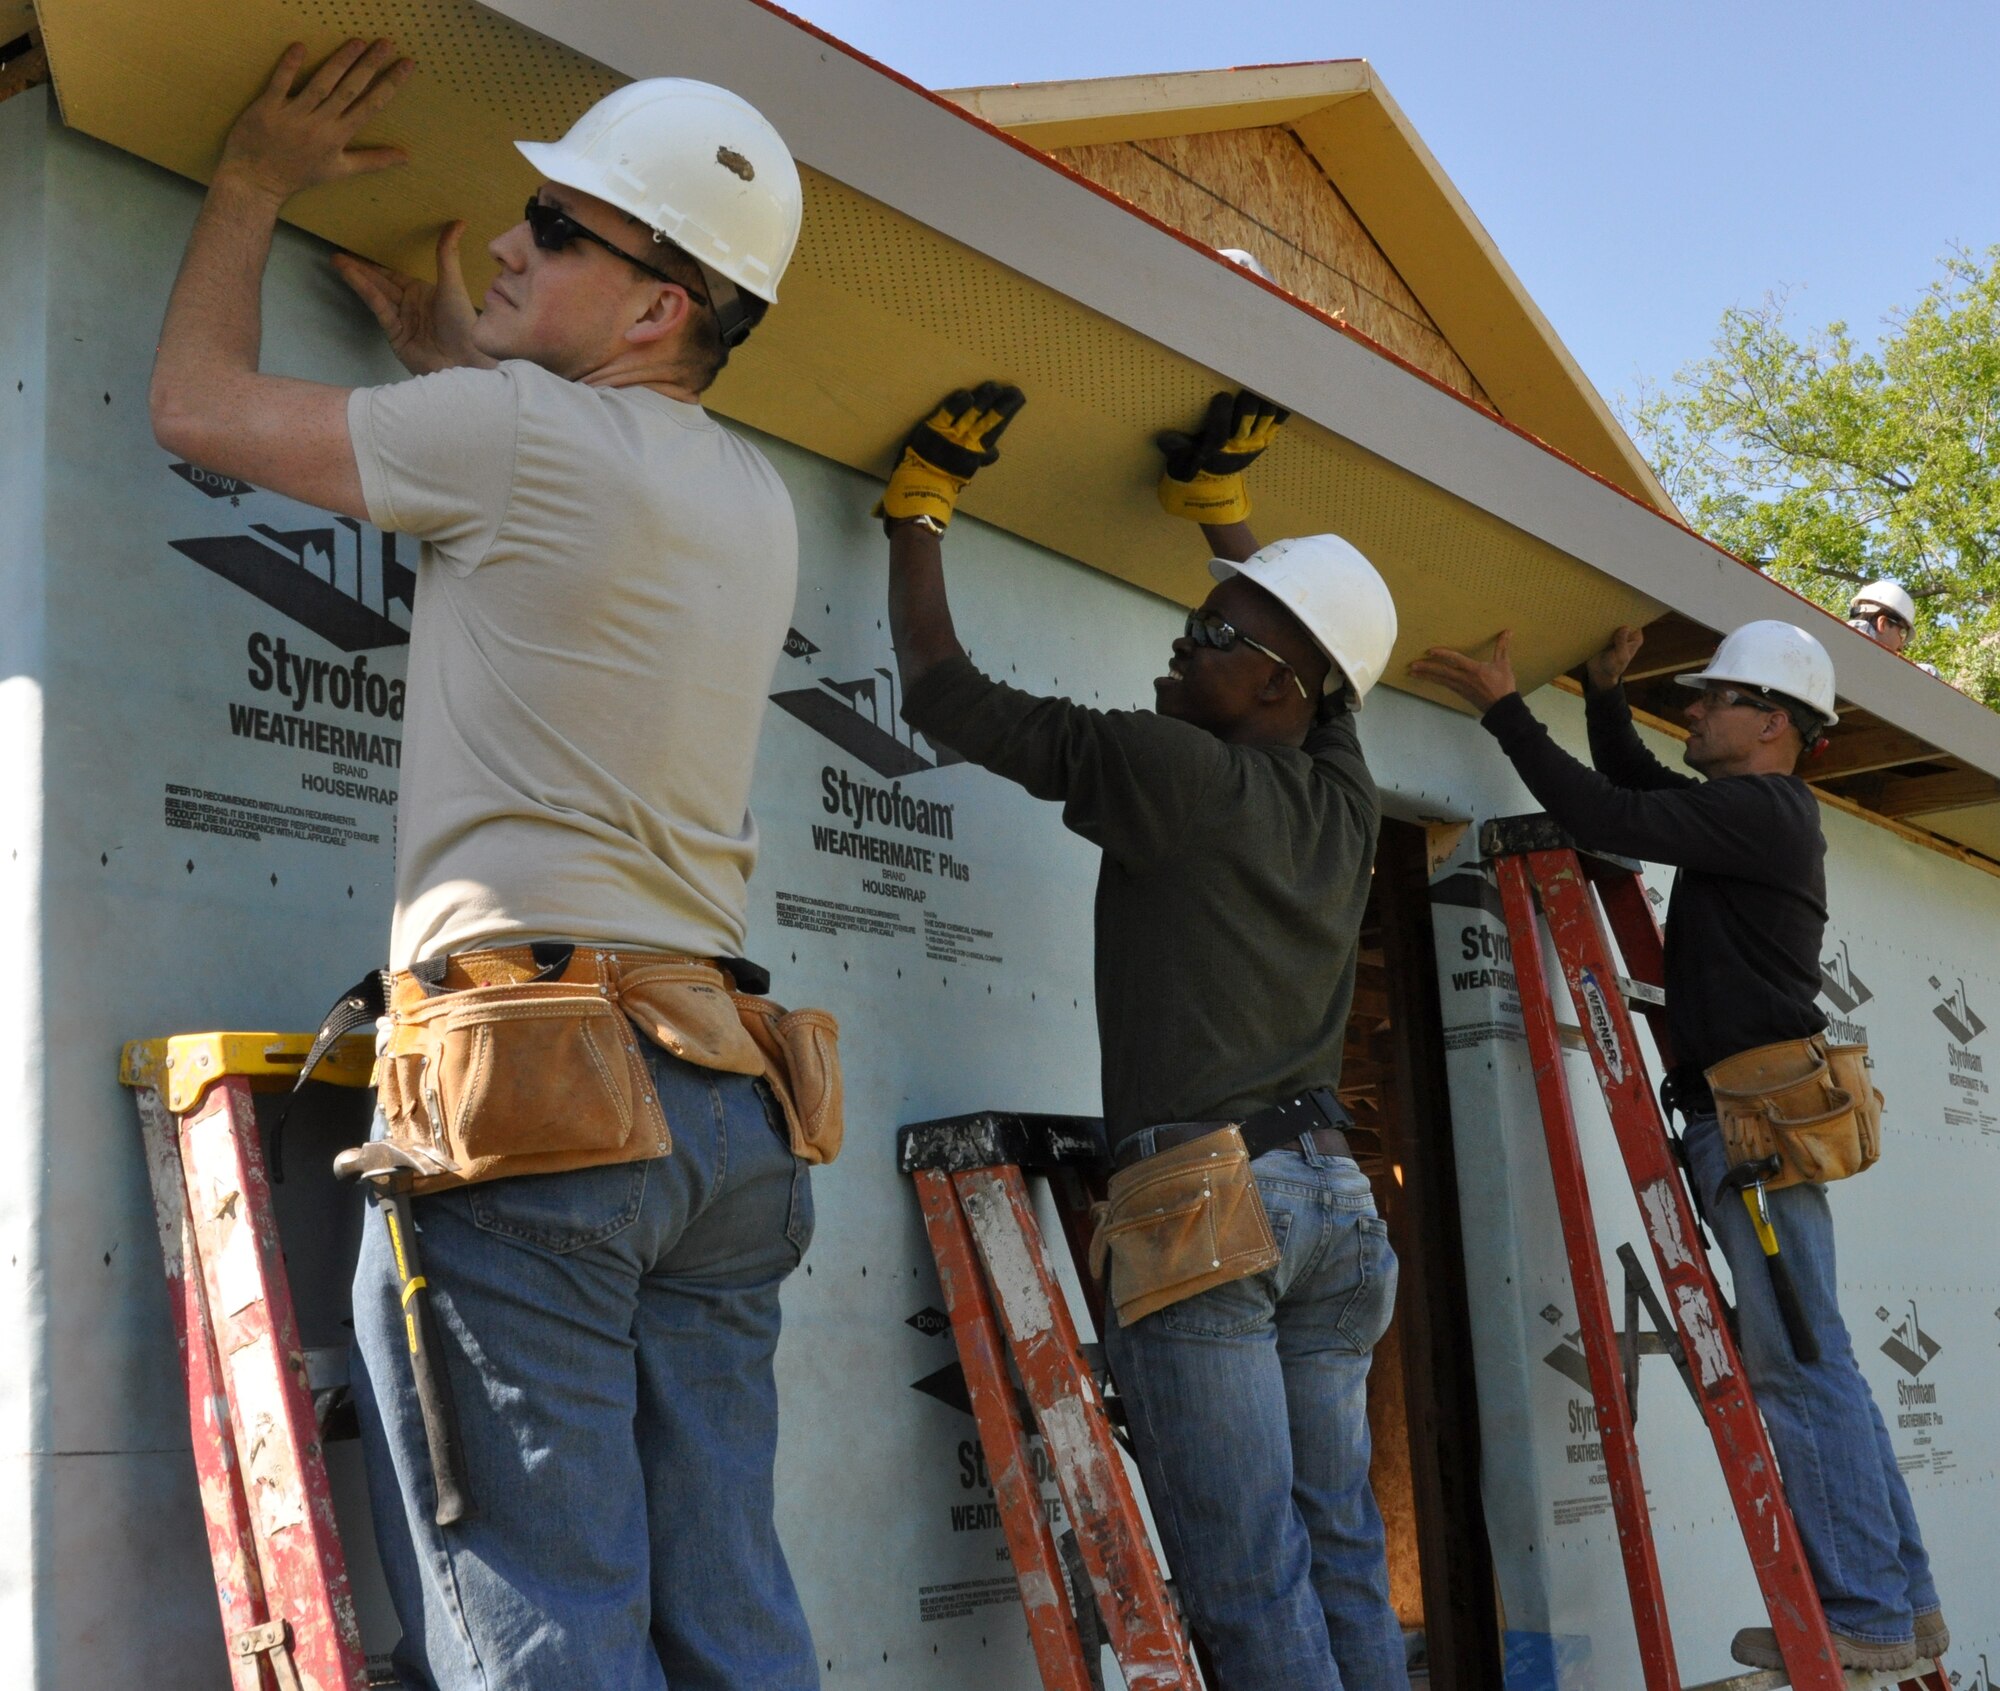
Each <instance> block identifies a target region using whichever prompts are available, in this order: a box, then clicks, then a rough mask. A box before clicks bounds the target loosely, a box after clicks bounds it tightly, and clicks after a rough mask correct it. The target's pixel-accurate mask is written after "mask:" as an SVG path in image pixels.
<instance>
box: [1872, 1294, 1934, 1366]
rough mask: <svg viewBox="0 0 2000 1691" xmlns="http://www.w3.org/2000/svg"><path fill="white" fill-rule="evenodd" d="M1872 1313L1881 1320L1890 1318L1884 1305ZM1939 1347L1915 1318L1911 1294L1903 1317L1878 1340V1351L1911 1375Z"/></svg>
mask: <svg viewBox="0 0 2000 1691" xmlns="http://www.w3.org/2000/svg"><path fill="white" fill-rule="evenodd" d="M1875 1315H1876V1318H1877V1319H1878V1320H1881V1321H1888V1320H1890V1319H1891V1317H1890V1315H1889V1312H1888V1311H1887V1310H1886V1309H1878V1310H1877V1311H1876V1312H1875ZM1943 1348H1944V1347H1943V1346H1942V1345H1940V1344H1939V1343H1938V1342H1937V1340H1936V1339H1934V1338H1932V1337H1931V1336H1930V1334H1928V1333H1926V1332H1925V1331H1924V1329H1923V1325H1922V1323H1920V1322H1919V1321H1918V1319H1917V1305H1916V1300H1915V1299H1914V1298H1913V1299H1911V1300H1910V1303H1909V1304H1908V1306H1907V1309H1906V1312H1905V1314H1904V1316H1903V1319H1902V1320H1901V1321H1898V1322H1896V1324H1895V1325H1894V1326H1892V1327H1891V1328H1890V1329H1889V1336H1888V1337H1887V1338H1886V1339H1884V1340H1883V1341H1882V1354H1883V1355H1884V1356H1886V1357H1887V1358H1888V1359H1889V1360H1890V1361H1891V1362H1893V1363H1895V1365H1896V1366H1897V1367H1898V1368H1900V1369H1902V1371H1903V1372H1904V1373H1905V1374H1908V1375H1909V1376H1910V1377H1911V1378H1912V1379H1915V1378H1916V1377H1917V1375H1919V1374H1921V1373H1922V1372H1923V1371H1924V1370H1925V1369H1926V1368H1928V1367H1929V1366H1930V1365H1931V1360H1932V1359H1933V1358H1934V1357H1935V1356H1936V1355H1937V1353H1938V1352H1939V1351H1941V1350H1942V1349H1943Z"/></svg>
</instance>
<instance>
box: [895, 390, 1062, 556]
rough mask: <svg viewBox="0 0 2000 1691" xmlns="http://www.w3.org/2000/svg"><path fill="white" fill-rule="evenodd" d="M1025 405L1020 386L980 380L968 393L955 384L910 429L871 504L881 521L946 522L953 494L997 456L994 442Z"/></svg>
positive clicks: (941, 524)
mask: <svg viewBox="0 0 2000 1691" xmlns="http://www.w3.org/2000/svg"><path fill="white" fill-rule="evenodd" d="M1027 403H1028V398H1027V395H1026V394H1024V393H1022V392H1021V390H1020V389H1019V388H1016V387H1007V386H1005V385H1004V384H1002V383H1000V382H981V383H980V384H979V386H978V387H977V388H976V389H975V390H974V391H973V392H971V393H967V392H966V391H965V389H963V388H960V389H958V390H957V392H955V393H949V394H947V395H945V397H944V399H943V400H941V401H940V402H939V404H938V408H937V409H936V410H935V411H933V412H932V413H931V414H930V416H929V417H927V418H925V419H924V421H923V422H921V423H919V424H918V425H917V426H916V427H915V428H913V429H912V430H911V431H910V433H909V436H908V438H906V439H905V440H904V442H903V456H902V458H901V460H900V461H899V462H898V463H897V465H896V468H895V471H894V473H893V474H891V476H890V477H889V485H888V486H887V487H886V488H885V489H883V492H882V497H881V499H880V501H879V502H878V503H877V504H876V506H875V515H876V516H878V517H881V518H883V519H884V520H885V522H894V521H896V520H898V519H900V518H905V517H929V518H930V519H931V521H933V522H934V523H936V524H937V525H938V527H939V528H943V527H944V526H945V525H946V524H947V523H949V522H950V521H951V514H952V512H953V510H954V509H956V508H957V505H958V496H959V495H960V494H961V493H963V492H964V491H965V484H966V483H967V482H969V481H970V480H972V478H973V476H974V474H975V473H976V472H977V471H979V470H980V469H981V468H982V467H984V466H985V465H987V464H990V463H992V462H993V461H994V460H995V459H997V458H998V457H999V456H1000V449H999V447H998V446H997V445H996V444H995V442H997V441H998V440H999V438H1000V436H1001V435H1002V434H1004V433H1005V432H1006V429H1007V425H1008V424H1009V423H1011V422H1012V421H1013V420H1014V414H1015V412H1017V411H1019V410H1020V409H1021V407H1022V406H1024V405H1026V404H1027Z"/></svg>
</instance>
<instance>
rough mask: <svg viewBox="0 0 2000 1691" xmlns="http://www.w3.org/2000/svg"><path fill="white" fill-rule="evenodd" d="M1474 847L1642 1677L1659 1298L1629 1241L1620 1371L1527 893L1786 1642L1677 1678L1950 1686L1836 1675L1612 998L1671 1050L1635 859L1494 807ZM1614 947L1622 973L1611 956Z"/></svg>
mask: <svg viewBox="0 0 2000 1691" xmlns="http://www.w3.org/2000/svg"><path fill="white" fill-rule="evenodd" d="M1480 852H1481V855H1482V856H1483V857H1484V858H1485V859H1487V860H1488V861H1489V862H1490V863H1491V864H1492V867H1493V870H1494V874H1495V876H1496V878H1497V879H1498V881H1499V887H1500V901H1501V908H1502V910H1503V912H1504V914H1505V918H1506V923H1507V933H1508V937H1509V939H1510V941H1511V943H1512V948H1513V961H1514V975H1515V979H1516V982H1517V984H1518V987H1519V990H1520V997H1521V1014H1522V1019H1523V1022H1524V1024H1525V1028H1526V1032H1527V1039H1528V1051H1529V1054H1530V1057H1531V1059H1532V1061H1533V1065H1534V1072H1535V1090H1536V1094H1537V1096H1538V1098H1539V1100H1540V1104H1541V1112H1542V1125H1543V1128H1544V1131H1545V1133H1546V1135H1547V1139H1548V1147H1549V1164H1550V1170H1551V1173H1552V1174H1553V1176H1554V1180H1555V1191H1556V1205H1557V1209H1558V1210H1559V1211H1560V1213H1561V1216H1562V1232H1563V1245H1564V1248H1565V1250H1566V1252H1567V1254H1568V1257H1569V1271H1570V1281H1571V1285H1572V1287H1573V1289H1574V1291H1575V1293H1576V1303H1577V1319H1578V1321H1579V1322H1580V1323H1581V1325H1582V1329H1583V1349H1584V1355H1585V1357H1586V1358H1587V1360H1588V1362H1589V1365H1590V1383H1591V1392H1592V1395H1593V1397H1594V1398H1595V1400H1596V1407H1597V1425H1598V1431H1599V1433H1600V1435H1601V1437H1602V1441H1603V1448H1604V1463H1605V1469H1606V1474H1607V1477H1608V1479H1609V1481H1610V1490H1611V1502H1612V1510H1613V1514H1614V1517H1615V1519H1616V1521H1617V1525H1618V1543H1619V1549H1620V1552H1621V1553H1622V1555H1623V1557H1624V1562H1625V1582H1626V1586H1627V1588H1628V1589H1629V1591H1630V1593H1631V1599H1632V1618H1633V1621H1634V1623H1635V1625H1636V1627H1637V1630H1638V1635H1639V1659H1640V1664H1641V1667H1642V1669H1643V1671H1644V1674H1645V1685H1646V1691H1683V1688H1682V1685H1681V1680H1680V1675H1679V1670H1678V1668H1677V1667H1676V1665H1675V1660H1674V1645H1673V1634H1672V1631H1671V1629H1670V1627H1669V1626H1668V1622H1667V1608H1666V1598H1665V1595H1664V1593H1663V1591H1662V1589H1661V1583H1660V1565H1659V1558H1658V1556H1657V1555H1656V1553H1655V1551H1654V1546H1653V1530H1652V1522H1651V1519H1650V1517H1649V1515H1648V1513H1647V1509H1646V1488H1645V1482H1644V1480H1643V1478H1642V1477H1641V1475H1640V1471H1639V1448H1638V1442H1637V1438H1636V1434H1635V1431H1634V1425H1633V1423H1634V1416H1635V1412H1636V1395H1635V1394H1636V1385H1637V1381H1636V1378H1635V1376H1636V1372H1637V1371H1636V1367H1635V1366H1634V1363H1635V1362H1636V1355H1635V1348H1636V1347H1635V1339H1636V1335H1635V1334H1634V1333H1633V1331H1632V1330H1631V1329H1632V1327H1633V1325H1634V1322H1633V1317H1632V1310H1633V1305H1634V1303H1635V1302H1636V1301H1637V1298H1638V1297H1643V1298H1644V1300H1645V1301H1646V1302H1647V1303H1648V1304H1649V1305H1650V1306H1652V1307H1654V1308H1655V1310H1656V1311H1657V1307H1658V1305H1657V1301H1656V1300H1655V1299H1654V1298H1653V1296H1652V1293H1651V1289H1650V1287H1649V1286H1648V1285H1647V1283H1646V1281H1645V1278H1644V1274H1643V1271H1642V1270H1639V1268H1638V1262H1637V1258H1636V1257H1635V1256H1634V1255H1633V1254H1632V1253H1631V1251H1630V1249H1629V1247H1626V1248H1624V1249H1621V1251H1620V1256H1621V1257H1622V1258H1623V1259H1624V1261H1625V1266H1626V1275H1627V1288H1628V1291H1627V1300H1626V1307H1627V1332H1626V1334H1625V1335H1624V1342H1625V1346H1626V1351H1625V1367H1624V1369H1623V1371H1622V1373H1621V1369H1620V1366H1619V1334H1618V1333H1617V1331H1616V1329H1615V1328H1614V1327H1613V1325H1612V1320H1611V1304H1610V1299H1609V1296H1608V1293H1607V1290H1606V1282H1605V1274H1604V1265H1603V1263H1602V1261H1601V1260H1600V1258H1599V1256H1598V1249H1597V1236H1596V1228H1595V1224H1594V1222H1593V1220H1592V1216H1591V1208H1590V1189H1589V1185H1588V1182H1587V1181H1586V1179H1585V1175H1584V1167H1583V1156H1582V1152H1581V1150H1580V1148H1579V1145H1578V1141H1577V1133H1576V1117H1575V1113H1574V1111H1573V1110H1572V1108H1571V1105H1570V1097H1569V1085H1568V1081H1567V1080H1566V1078H1565V1076H1564V1072H1563V1055H1562V1045H1561V1041H1560V1037H1559V1032H1558V1028H1557V1023H1556V1007H1555V998H1554V996H1553V992H1552V988H1551V983H1550V981H1549V978H1548V976H1547V973H1546V972H1545V970H1544V968H1543V963H1542V946H1541V936H1540V927H1539V924H1538V923H1537V921H1536V910H1537V906H1538V905H1539V908H1540V912H1541V915H1542V916H1543V917H1544V918H1546V920H1547V923H1548V929H1549V935H1550V937H1551V939H1552V940H1553V941H1554V945H1555V952H1556V956H1557V957H1558V959H1559V960H1560V963H1561V968H1562V974H1563V979H1564V981H1565V982H1566V984H1567V986H1568V988H1569V995H1570V997H1571V999H1572V1000H1573V1001H1574V1003H1575V1006H1576V1009H1577V1012H1578V1020H1579V1021H1580V1023H1581V1024H1582V1027H1583V1031H1584V1034H1585V1040H1584V1043H1585V1045H1586V1046H1587V1047H1588V1049H1589V1052H1590V1059H1591V1063H1592V1066H1593V1067H1594V1069H1595V1070H1596V1073H1597V1081H1598V1085H1599V1087H1600V1088H1601V1089H1602V1091H1603V1093H1604V1102H1605V1105H1606V1107H1607V1108H1608V1110H1609V1111H1610V1115H1611V1125H1612V1129H1613V1131H1614V1133H1615V1134H1616V1136H1617V1139H1618V1148H1619V1150H1620V1152H1621V1153H1622V1154H1623V1156H1624V1160H1625V1168H1626V1172H1627V1174H1628V1175H1629V1176H1630V1178H1631V1182H1632V1191H1633V1194H1634V1196H1635V1197H1636V1198H1637V1199H1638V1201H1639V1208H1640V1213H1641V1215H1642V1216H1643V1218H1644V1222H1645V1228H1646V1235H1647V1238H1648V1240H1649V1241H1650V1243H1651V1244H1652V1247H1653V1260H1654V1263H1655V1266H1656V1267H1657V1269H1658V1271H1659V1275H1660V1281H1661V1285H1662V1286H1663V1288H1664V1290H1665V1293H1666V1297H1665V1305H1666V1309H1667V1310H1668V1311H1669V1312H1670V1313H1671V1319H1672V1323H1673V1328H1674V1331H1673V1332H1672V1333H1671V1334H1666V1335H1663V1337H1664V1338H1665V1340H1666V1347H1665V1348H1667V1350H1668V1351H1669V1353H1670V1354H1672V1355H1673V1356H1674V1358H1675V1361H1676V1363H1677V1364H1678V1365H1679V1367H1680V1371H1681V1374H1682V1377H1683V1378H1684V1379H1685V1380H1686V1381H1687V1383H1688V1387H1689V1390H1690V1392H1691V1393H1692V1395H1693V1397H1694V1400H1695V1404H1696V1407H1697V1408H1699V1410H1700V1411H1701V1416H1702V1420H1703V1422H1704V1423H1705V1424H1706V1425H1707V1427H1708V1430H1709V1434H1710V1436H1711V1437H1712V1438H1713V1439H1714V1441H1715V1451H1716V1455H1717V1457H1718V1459H1719V1460H1720V1462H1721V1465H1722V1475H1723V1479H1724V1481H1725V1483H1726V1484H1727V1485H1728V1488H1729V1495H1730V1499H1731V1501H1732V1502H1733V1503H1734V1504H1735V1506H1736V1515H1737V1520H1738V1522H1739V1523H1740V1525H1741V1526H1742V1529H1743V1540H1744V1545H1745V1547H1746V1548H1747V1549H1748V1550H1749V1553H1750V1562H1751V1566H1752V1568H1753V1569H1754V1570H1755V1572H1756V1575H1757V1583H1758V1586H1759V1588H1760V1589H1761V1590H1762V1592H1763V1596H1764V1603H1765V1607H1766V1608H1767V1609H1768V1610H1769V1612H1770V1617H1771V1625H1772V1627H1773V1629H1774V1630H1775V1631H1776V1633H1777V1637H1778V1645H1779V1648H1780V1650H1781V1651H1782V1653H1783V1655H1784V1659H1785V1671H1784V1672H1782V1673H1779V1672H1755V1673H1745V1674H1738V1675H1735V1676H1733V1677H1731V1678H1728V1679H1724V1680H1719V1681H1716V1682H1714V1683H1713V1684H1712V1685H1709V1686H1705V1687H1700V1688H1689V1691H1774V1688H1775V1687H1778V1686H1784V1685H1791V1686H1796V1687H1799V1688H1800V1691H1860V1688H1862V1687H1871V1688H1872V1687H1891V1686H1898V1685H1902V1686H1909V1687H1916V1688H1920V1691H1949V1687H1948V1686H1947V1684H1946V1681H1945V1677H1944V1671H1943V1669H1942V1668H1941V1667H1939V1666H1938V1665H1937V1664H1935V1663H1926V1662H1921V1661H1920V1662H1919V1663H1918V1664H1917V1665H1916V1666H1915V1667H1913V1668H1907V1669H1904V1670H1902V1671H1900V1672H1896V1673H1885V1674H1851V1675H1844V1674H1843V1673H1842V1672H1841V1669H1840V1666H1839V1663H1838V1660H1837V1658H1836V1656H1835V1654H1834V1645H1833V1639H1832V1636H1831V1635H1830V1634H1829V1632H1828V1631H1827V1624H1826V1617H1825V1615H1824V1613H1823V1612H1822V1611H1821V1608H1820V1601H1819V1593H1818V1592H1817V1591H1816V1590H1815V1589H1814V1586H1813V1581H1812V1574H1811V1571H1810V1570H1809V1569H1808V1568H1807V1566H1806V1559H1805V1551H1804V1549H1803V1548H1802V1546H1801V1545H1800V1542H1799V1535H1798V1528H1797V1526H1796V1525H1795V1524H1794V1522H1793V1520H1792V1511H1791V1508H1790V1506H1789V1505H1788V1504H1787V1503H1786V1501H1785V1494H1784V1490H1783V1487H1782V1486H1781V1485H1780V1484H1779V1481H1778V1468H1777V1462H1776V1459H1775V1458H1774V1457H1773V1456H1772V1454H1771V1444H1770V1440H1769V1438H1768V1437H1767V1436H1766V1435H1765V1431H1764V1422H1763V1418H1762V1417H1761V1416H1760V1415H1759V1413H1758V1410H1757V1405H1756V1401H1755V1400H1754V1398H1753V1397H1752V1396H1751V1393H1750V1385H1749V1381H1748V1379H1747V1378H1746V1376H1745V1375H1744V1372H1743V1364H1742V1360H1741V1358H1740V1357H1739V1356H1738V1355H1737V1350H1736V1342H1735V1339H1734V1337H1733V1336H1732V1334H1731V1331H1730V1328H1729V1324H1728V1321H1727V1320H1726V1318H1725V1313H1724V1311H1725V1306H1724V1304H1723V1301H1722V1295H1721V1293H1720V1292H1719V1291H1718V1289H1717V1287H1716V1283H1715V1276H1714V1273H1713V1272H1712V1271H1711V1269H1710V1267H1709V1262H1708V1254H1707V1249H1706V1245H1705V1242H1704V1239H1703V1235H1702V1233H1701V1232H1700V1230H1699V1227H1698V1225H1697V1223H1696V1220H1695V1214H1694V1208H1693V1205H1692V1202H1691V1200H1690V1198H1689V1195H1688V1190H1687V1186H1686V1183H1685V1182H1684V1181H1683V1179H1682V1176H1681V1170H1680V1166H1679V1162H1678V1160H1677V1158H1676V1155H1675V1152H1674V1148H1673V1142H1672V1140H1671V1139H1670V1138H1669V1135H1668V1132H1667V1124H1666V1119H1665V1117H1664V1116H1663V1115H1662V1113H1661V1109H1660V1104H1659V1101H1658V1099H1657V1097H1656V1096H1655V1094H1654V1091H1653V1086H1652V1082H1651V1080H1650V1078H1649V1077H1648V1075H1647V1072H1646V1062H1645V1057H1644V1054H1643V1052H1642V1051H1641V1049H1640V1046H1639V1041H1638V1038H1637V1036H1636V1032H1635V1029H1634V1025H1633V1021H1632V1010H1631V1008H1628V1003H1629V1005H1630V1006H1631V1007H1633V1008H1636V1009H1637V1010H1638V1011H1639V1012H1640V1013H1641V1014H1643V1015H1645V1016H1646V1018H1647V1020H1648V1022H1649V1024H1650V1026H1651V1029H1652V1032H1653V1036H1654V1039H1655V1041H1656V1043H1657V1044H1658V1047H1659V1049H1660V1051H1661V1053H1662V1056H1663V1059H1664V1060H1665V1061H1666V1062H1668V1063H1671V1062H1672V1061H1673V1058H1672V1055H1671V1052H1670V1051H1669V1048H1668V1045H1667V1032H1666V1017H1665V1011H1666V994H1665V990H1664V987H1665V980H1666V953H1665V947H1664V945H1663V942H1662V939H1661V934H1660V927H1659V923H1658V921H1657V920H1656V919H1655V917H1654V915H1653V909H1652V906H1651V904H1649V903H1648V902H1647V899H1646V889H1645V883H1644V882H1643V881H1642V880H1641V878H1640V873H1639V866H1638V865H1637V864H1636V863H1633V862H1631V861H1629V860H1627V859H1624V858H1617V857H1610V856H1605V855H1601V854H1597V853H1590V852H1580V851H1578V850H1577V849H1576V847H1575V845H1574V844H1573V843H1572V842H1571V841H1570V839H1569V837H1568V836H1567V834H1565V833H1564V832H1563V830H1562V829H1561V828H1560V827H1559V826H1558V825H1557V824H1556V823H1555V822H1554V821H1553V819H1551V818H1549V817H1547V816H1511V817H1501V818H1496V819H1495V820H1493V821H1490V822H1488V823H1486V824H1485V826H1484V827H1483V828H1482V829H1481V830H1480ZM1593 895H1594V896H1593ZM1607 923H1608V926H1609V931H1608V932H1607ZM1613 936H1615V938H1616V942H1617V951H1616V953H1614V951H1613V946H1612V940H1613ZM1621 958H1622V960H1623V963H1624V966H1625V970H1626V971H1629V974H1628V973H1623V972H1621V971H1620V970H1619V968H1618V962H1619V960H1620V959H1621Z"/></svg>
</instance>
